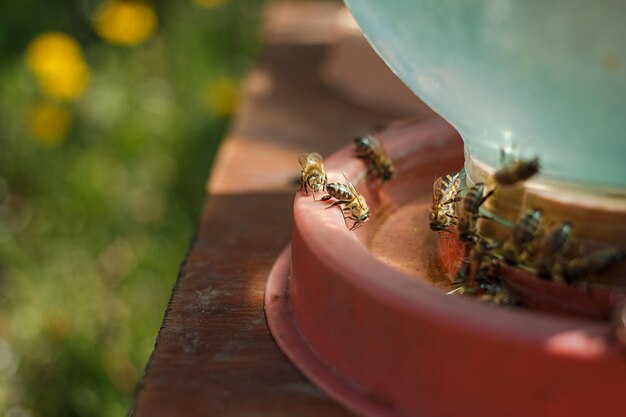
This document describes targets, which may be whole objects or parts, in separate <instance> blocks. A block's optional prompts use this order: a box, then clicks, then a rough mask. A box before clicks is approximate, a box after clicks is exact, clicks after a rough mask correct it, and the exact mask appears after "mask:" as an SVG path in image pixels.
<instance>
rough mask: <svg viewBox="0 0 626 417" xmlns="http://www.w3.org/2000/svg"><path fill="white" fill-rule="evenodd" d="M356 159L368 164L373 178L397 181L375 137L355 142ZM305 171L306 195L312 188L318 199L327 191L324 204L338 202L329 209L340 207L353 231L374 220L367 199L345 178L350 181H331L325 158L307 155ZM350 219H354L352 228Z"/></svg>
mask: <svg viewBox="0 0 626 417" xmlns="http://www.w3.org/2000/svg"><path fill="white" fill-rule="evenodd" d="M354 143H355V152H354V156H355V157H357V158H360V159H362V160H363V161H364V162H365V163H366V164H367V174H368V177H369V178H373V179H376V180H380V181H388V180H390V179H391V178H393V175H394V167H393V164H392V162H391V159H390V158H389V157H388V156H387V154H386V153H385V151H384V150H383V147H382V146H381V144H380V142H379V141H378V140H377V139H376V138H375V137H374V136H364V137H359V138H356V139H355V140H354ZM298 161H299V162H300V166H301V167H302V171H301V173H300V188H299V190H302V191H304V193H305V194H306V195H308V194H309V189H311V192H312V194H313V200H315V193H316V192H319V191H321V190H324V191H326V195H324V196H322V198H321V201H328V200H330V199H334V201H333V202H332V204H330V205H329V206H327V207H326V208H331V207H335V206H338V207H339V208H340V209H341V213H342V215H343V218H344V221H345V222H346V226H347V227H348V229H349V230H356V229H358V228H359V227H361V226H363V225H364V224H365V222H367V221H368V220H369V219H370V217H371V212H370V209H369V207H368V205H367V201H366V200H365V197H364V196H363V195H361V194H359V193H358V192H357V191H356V189H355V188H354V186H353V185H352V183H351V182H350V181H348V179H347V178H346V177H345V175H344V179H345V180H346V182H328V178H327V175H326V172H325V171H324V162H323V159H322V156H321V155H320V154H319V153H317V152H313V153H303V154H301V155H300V156H299V157H298ZM347 220H352V222H353V223H352V226H348V223H347Z"/></svg>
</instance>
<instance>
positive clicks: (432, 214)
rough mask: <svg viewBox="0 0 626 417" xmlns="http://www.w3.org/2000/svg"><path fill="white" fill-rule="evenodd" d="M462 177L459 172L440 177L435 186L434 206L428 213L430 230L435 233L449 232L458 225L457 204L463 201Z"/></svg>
mask: <svg viewBox="0 0 626 417" xmlns="http://www.w3.org/2000/svg"><path fill="white" fill-rule="evenodd" d="M460 185H461V176H460V175H459V173H458V172H454V173H452V174H448V175H446V176H445V177H444V178H441V177H438V178H437V179H436V180H435V182H434V184H433V206H432V207H431V208H430V210H429V212H428V219H429V220H430V229H431V230H432V231H433V232H443V231H447V230H448V227H450V225H452V224H456V215H455V210H454V208H455V203H456V202H457V201H459V200H460V199H461V197H460V196H459V187H460Z"/></svg>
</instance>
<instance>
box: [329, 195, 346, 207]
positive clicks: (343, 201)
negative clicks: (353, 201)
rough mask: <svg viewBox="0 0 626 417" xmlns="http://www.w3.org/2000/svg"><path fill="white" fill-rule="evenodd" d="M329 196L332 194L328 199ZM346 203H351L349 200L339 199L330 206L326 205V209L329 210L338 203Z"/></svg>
mask: <svg viewBox="0 0 626 417" xmlns="http://www.w3.org/2000/svg"><path fill="white" fill-rule="evenodd" d="M324 197H325V196H324ZM329 198H330V196H328V198H327V199H326V200H328V199H329ZM346 203H349V201H346V200H337V201H335V202H333V204H331V205H330V206H328V207H326V210H328V209H329V208H331V207H335V206H337V205H339V204H346ZM342 210H343V209H342Z"/></svg>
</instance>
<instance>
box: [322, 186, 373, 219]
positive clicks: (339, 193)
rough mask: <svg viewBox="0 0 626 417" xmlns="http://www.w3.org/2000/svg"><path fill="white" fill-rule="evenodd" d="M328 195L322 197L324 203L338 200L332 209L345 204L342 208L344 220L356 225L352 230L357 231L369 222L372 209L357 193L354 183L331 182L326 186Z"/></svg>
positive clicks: (332, 205)
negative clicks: (333, 199)
mask: <svg viewBox="0 0 626 417" xmlns="http://www.w3.org/2000/svg"><path fill="white" fill-rule="evenodd" d="M326 192H327V193H328V194H327V195H325V196H323V197H322V201H327V200H329V199H331V198H336V199H337V201H335V202H333V203H332V204H331V205H330V206H328V207H327V208H330V207H334V206H336V205H340V204H343V207H342V208H341V211H342V214H343V218H344V220H345V219H346V218H348V219H350V220H353V221H354V223H353V224H352V227H350V228H349V229H350V230H356V229H358V228H359V227H361V226H363V224H364V223H365V222H366V221H368V220H369V218H370V209H369V207H368V206H367V201H365V197H364V196H362V195H361V194H359V193H357V191H356V189H355V188H354V186H353V185H352V183H350V182H348V183H347V184H342V183H339V182H331V183H328V184H326Z"/></svg>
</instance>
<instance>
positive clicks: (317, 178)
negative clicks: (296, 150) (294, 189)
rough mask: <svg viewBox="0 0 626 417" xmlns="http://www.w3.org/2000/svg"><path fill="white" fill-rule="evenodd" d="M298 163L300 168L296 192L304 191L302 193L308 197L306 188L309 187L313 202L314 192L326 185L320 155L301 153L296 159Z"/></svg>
mask: <svg viewBox="0 0 626 417" xmlns="http://www.w3.org/2000/svg"><path fill="white" fill-rule="evenodd" d="M298 162H300V166H302V173H301V174H300V188H298V191H299V190H302V189H304V193H305V194H306V195H309V192H308V189H307V187H310V188H311V190H313V200H315V192H316V191H319V190H321V189H322V188H324V186H325V185H326V172H324V164H323V159H322V155H320V154H318V153H317V152H312V153H302V154H300V156H299V157H298Z"/></svg>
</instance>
